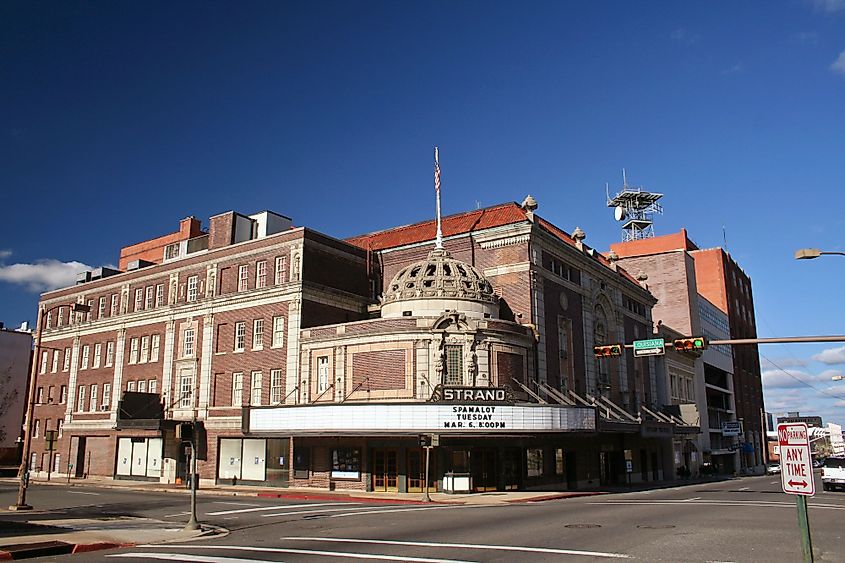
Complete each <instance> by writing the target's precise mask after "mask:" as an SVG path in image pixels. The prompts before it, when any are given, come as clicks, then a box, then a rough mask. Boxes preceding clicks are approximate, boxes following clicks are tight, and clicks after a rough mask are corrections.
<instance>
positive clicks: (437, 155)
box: [434, 147, 443, 250]
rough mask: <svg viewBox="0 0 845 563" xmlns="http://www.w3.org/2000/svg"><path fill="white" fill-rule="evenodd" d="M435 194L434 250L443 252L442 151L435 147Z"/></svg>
mask: <svg viewBox="0 0 845 563" xmlns="http://www.w3.org/2000/svg"><path fill="white" fill-rule="evenodd" d="M434 194H435V197H436V198H437V204H436V208H437V238H436V239H435V241H434V248H435V249H437V250H443V229H442V228H441V226H440V150H439V149H438V148H437V147H434Z"/></svg>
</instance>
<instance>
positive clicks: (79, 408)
mask: <svg viewBox="0 0 845 563" xmlns="http://www.w3.org/2000/svg"><path fill="white" fill-rule="evenodd" d="M84 410H85V386H84V385H80V386H79V388H78V389H77V395H76V412H83V411H84Z"/></svg>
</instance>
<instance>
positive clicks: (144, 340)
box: [138, 336, 150, 364]
mask: <svg viewBox="0 0 845 563" xmlns="http://www.w3.org/2000/svg"><path fill="white" fill-rule="evenodd" d="M148 361H150V337H149V336H142V337H141V358H140V359H139V360H138V362H139V363H142V364H146V363H147V362H148Z"/></svg>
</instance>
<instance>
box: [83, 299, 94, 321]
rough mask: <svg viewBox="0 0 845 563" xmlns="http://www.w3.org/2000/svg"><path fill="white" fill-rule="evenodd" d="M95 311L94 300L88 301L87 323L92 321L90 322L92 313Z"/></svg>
mask: <svg viewBox="0 0 845 563" xmlns="http://www.w3.org/2000/svg"><path fill="white" fill-rule="evenodd" d="M93 310H94V300H93V299H89V300H88V312H87V313H85V320H86V321H90V320H91V311H93Z"/></svg>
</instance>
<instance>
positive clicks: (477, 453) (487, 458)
mask: <svg viewBox="0 0 845 563" xmlns="http://www.w3.org/2000/svg"><path fill="white" fill-rule="evenodd" d="M469 463H470V468H471V472H472V490H473V491H474V492H484V491H495V490H496V476H497V471H496V470H497V465H496V450H494V449H493V448H476V449H473V450H472V453H471V455H470V459H469Z"/></svg>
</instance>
